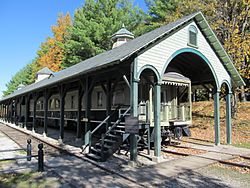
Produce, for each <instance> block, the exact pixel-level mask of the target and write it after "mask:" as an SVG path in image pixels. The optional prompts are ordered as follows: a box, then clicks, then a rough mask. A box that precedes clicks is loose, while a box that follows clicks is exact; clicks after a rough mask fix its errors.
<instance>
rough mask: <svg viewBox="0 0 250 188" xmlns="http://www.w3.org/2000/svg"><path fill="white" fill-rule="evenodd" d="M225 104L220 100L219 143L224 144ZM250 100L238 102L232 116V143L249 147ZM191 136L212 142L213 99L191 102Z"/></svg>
mask: <svg viewBox="0 0 250 188" xmlns="http://www.w3.org/2000/svg"><path fill="white" fill-rule="evenodd" d="M225 112H226V104H225V102H224V101H221V102H220V118H221V121H220V126H221V128H220V132H221V137H220V138H221V143H222V144H226V119H225ZM249 114H250V102H244V103H243V102H242V103H238V109H237V114H236V116H235V117H234V118H232V144H233V145H235V146H239V147H246V148H250V115H249ZM190 128H191V133H192V138H196V139H201V140H205V141H209V142H214V104H213V101H202V102H194V103H193V125H192V126H191V127H190Z"/></svg>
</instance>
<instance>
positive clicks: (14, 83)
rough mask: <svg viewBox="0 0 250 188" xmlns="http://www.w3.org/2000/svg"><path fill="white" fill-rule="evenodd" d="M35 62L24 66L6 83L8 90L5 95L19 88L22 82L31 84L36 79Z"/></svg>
mask: <svg viewBox="0 0 250 188" xmlns="http://www.w3.org/2000/svg"><path fill="white" fill-rule="evenodd" d="M34 67H35V65H34V63H30V64H27V65H26V66H25V67H24V68H22V69H21V70H20V71H18V72H17V73H16V74H15V75H14V76H13V77H12V78H11V80H10V81H9V82H8V83H7V84H6V87H7V89H6V91H4V92H3V96H7V95H9V94H11V93H13V92H14V91H16V90H17V89H18V86H19V85H20V84H23V85H24V86H26V85H29V84H31V83H33V82H34V81H35V79H34V77H33V75H34V74H33V72H34V71H33V69H34Z"/></svg>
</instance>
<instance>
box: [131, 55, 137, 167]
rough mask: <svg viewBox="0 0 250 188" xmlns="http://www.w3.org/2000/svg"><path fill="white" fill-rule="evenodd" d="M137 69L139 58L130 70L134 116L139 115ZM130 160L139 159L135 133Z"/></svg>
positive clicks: (132, 137) (132, 135)
mask: <svg viewBox="0 0 250 188" xmlns="http://www.w3.org/2000/svg"><path fill="white" fill-rule="evenodd" d="M136 70H137V58H135V59H134V61H133V62H132V63H131V70H130V71H131V72H130V76H131V78H130V83H131V89H130V106H131V110H130V114H131V116H133V117H138V84H139V83H138V80H136V77H135V76H136V73H137V72H136ZM130 160H131V161H133V162H136V161H137V136H136V135H135V134H130Z"/></svg>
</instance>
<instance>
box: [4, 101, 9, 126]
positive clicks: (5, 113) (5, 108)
mask: <svg viewBox="0 0 250 188" xmlns="http://www.w3.org/2000/svg"><path fill="white" fill-rule="evenodd" d="M7 111H8V105H7V103H5V105H4V119H5V122H7Z"/></svg>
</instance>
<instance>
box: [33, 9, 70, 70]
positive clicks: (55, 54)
mask: <svg viewBox="0 0 250 188" xmlns="http://www.w3.org/2000/svg"><path fill="white" fill-rule="evenodd" d="M70 25H71V18H70V15H69V14H68V13H67V14H66V15H65V16H63V14H59V16H58V19H57V25H54V26H52V27H51V30H52V32H53V37H48V38H47V40H46V42H44V43H42V44H41V46H40V50H38V52H37V55H38V58H37V60H36V61H37V63H38V66H39V67H40V68H43V67H48V68H49V69H51V70H52V71H54V72H57V71H59V70H61V64H62V60H63V58H64V43H65V41H66V38H67V35H68V27H69V26H70Z"/></svg>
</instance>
